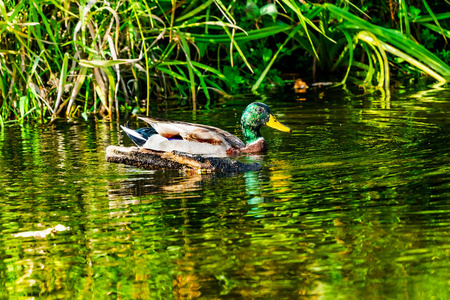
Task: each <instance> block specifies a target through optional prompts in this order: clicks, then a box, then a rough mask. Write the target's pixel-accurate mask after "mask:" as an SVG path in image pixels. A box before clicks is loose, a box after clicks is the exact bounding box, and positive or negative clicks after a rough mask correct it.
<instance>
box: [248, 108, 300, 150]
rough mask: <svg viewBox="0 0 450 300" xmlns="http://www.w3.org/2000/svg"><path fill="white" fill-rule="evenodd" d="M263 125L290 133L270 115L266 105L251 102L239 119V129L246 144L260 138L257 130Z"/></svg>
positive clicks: (289, 130)
mask: <svg viewBox="0 0 450 300" xmlns="http://www.w3.org/2000/svg"><path fill="white" fill-rule="evenodd" d="M263 125H267V126H269V127H272V128H275V129H278V130H281V131H286V132H291V129H289V127H286V126H284V125H283V124H281V123H280V122H279V121H278V120H277V119H276V118H275V117H274V116H273V115H272V113H271V112H270V109H269V107H268V106H267V105H266V104H264V103H260V102H253V103H251V104H249V105H248V106H247V108H246V109H245V110H244V112H243V113H242V117H241V128H242V132H243V134H244V138H245V141H246V142H247V144H250V143H253V142H255V141H256V140H258V139H259V138H261V137H262V136H261V133H260V132H259V129H260V128H261V126H263Z"/></svg>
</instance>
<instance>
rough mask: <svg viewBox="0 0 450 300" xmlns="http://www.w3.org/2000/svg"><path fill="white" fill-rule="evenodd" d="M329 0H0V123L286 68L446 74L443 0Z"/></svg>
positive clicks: (276, 74) (248, 82)
mask: <svg viewBox="0 0 450 300" xmlns="http://www.w3.org/2000/svg"><path fill="white" fill-rule="evenodd" d="M327 2H330V1H327ZM336 3H337V4H336V5H334V4H331V3H323V4H315V3H306V2H305V1H294V0H281V1H278V2H273V3H267V2H266V1H247V2H244V1H228V2H222V1H212V0H209V1H205V2H199V1H196V0H192V1H186V2H176V1H140V0H133V1H126V2H121V1H109V2H108V3H104V2H101V1H91V2H86V1H80V2H76V1H71V0H65V1H55V0H30V1H6V2H5V1H3V0H0V15H1V18H0V20H1V21H0V126H4V124H5V123H6V122H9V121H8V120H14V121H19V122H23V121H25V120H27V119H28V118H30V117H31V118H33V119H40V120H41V121H42V122H46V121H49V120H53V119H55V118H57V117H59V116H65V117H69V118H70V117H74V116H82V117H83V118H87V117H88V115H89V114H91V113H99V114H100V115H103V116H106V117H108V118H110V119H111V118H113V116H114V115H116V116H118V115H119V113H121V112H122V111H124V112H127V111H130V109H132V110H134V111H139V112H140V113H146V114H148V113H149V108H150V106H151V105H152V99H157V98H180V97H183V98H189V99H190V101H191V102H190V103H191V107H192V109H194V110H195V109H196V107H197V105H198V104H197V103H198V101H199V100H198V95H200V98H201V99H202V100H201V101H203V102H204V101H205V100H206V101H207V103H209V101H210V100H211V97H212V96H213V94H220V95H226V94H227V93H229V92H232V93H236V92H242V91H244V92H245V91H248V90H250V89H251V90H252V91H254V92H256V91H257V90H260V89H273V88H277V87H279V86H282V85H283V84H284V83H285V82H284V81H283V80H282V79H281V78H282V77H281V76H280V75H281V74H282V73H285V72H286V73H295V74H297V76H302V77H307V78H309V77H312V79H313V80H317V79H319V78H322V75H321V74H329V73H330V71H332V72H333V73H335V74H336V76H338V77H340V78H341V80H342V82H343V83H345V82H347V80H350V81H352V82H354V83H356V84H358V85H363V86H367V87H371V86H378V87H384V88H388V87H389V78H390V76H391V75H395V74H394V73H393V72H392V70H391V68H390V64H395V65H396V66H397V68H396V69H397V70H400V71H401V72H400V73H399V75H401V74H402V72H403V73H408V74H409V75H415V76H421V74H428V75H430V76H432V77H433V78H435V79H436V80H437V81H438V82H439V83H445V82H447V81H448V80H449V78H450V75H449V74H450V67H449V66H448V60H449V59H448V46H447V44H446V43H447V39H448V38H450V32H449V30H448V29H447V28H449V22H450V21H449V20H450V13H438V14H435V13H434V12H436V11H445V10H448V4H447V3H441V2H439V1H428V2H427V1H425V0H422V1H412V2H411V3H410V2H409V1H404V0H400V1H398V2H395V1H393V0H392V1H388V2H387V3H385V4H384V5H378V3H376V2H374V1H336ZM358 7H362V8H361V9H360V8H358ZM430 50H433V51H435V53H436V54H433V53H432V52H431V51H430ZM405 70H407V71H405Z"/></svg>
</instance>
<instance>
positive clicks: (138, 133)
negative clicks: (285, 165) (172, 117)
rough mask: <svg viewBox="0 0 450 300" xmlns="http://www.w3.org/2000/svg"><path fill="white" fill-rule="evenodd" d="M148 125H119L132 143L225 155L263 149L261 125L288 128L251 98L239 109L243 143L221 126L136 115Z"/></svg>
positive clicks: (262, 104)
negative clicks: (245, 106) (133, 128)
mask: <svg viewBox="0 0 450 300" xmlns="http://www.w3.org/2000/svg"><path fill="white" fill-rule="evenodd" d="M138 118H139V119H140V120H142V121H144V122H146V123H148V124H149V125H150V126H151V127H144V128H140V129H138V130H132V129H130V128H128V127H127V126H121V127H122V129H123V130H124V131H125V133H126V134H127V135H128V136H129V137H130V139H131V140H132V141H133V142H134V143H135V144H136V146H138V147H140V148H144V149H150V150H156V151H165V152H172V151H179V152H184V153H190V154H200V155H209V156H227V155H236V154H240V153H257V152H263V151H266V150H267V143H266V141H265V140H264V138H263V137H262V135H261V133H260V132H259V129H260V128H261V126H263V125H267V126H269V127H272V128H275V129H278V130H281V131H285V132H291V130H290V129H289V128H288V127H286V126H285V125H283V124H281V123H280V122H279V121H278V120H277V119H276V118H275V117H274V116H273V115H272V113H271V112H270V109H269V107H268V106H267V105H266V104H264V103H260V102H253V103H251V104H249V105H248V106H247V108H246V109H245V110H244V112H243V113H242V117H241V128H242V133H243V135H244V138H245V141H246V144H244V143H243V142H242V141H241V140H240V139H239V138H237V137H236V136H234V135H232V134H231V133H228V132H226V131H224V130H222V129H219V128H216V127H213V126H207V125H200V124H193V123H187V122H181V121H169V120H164V119H160V118H154V117H143V116H140V117H138Z"/></svg>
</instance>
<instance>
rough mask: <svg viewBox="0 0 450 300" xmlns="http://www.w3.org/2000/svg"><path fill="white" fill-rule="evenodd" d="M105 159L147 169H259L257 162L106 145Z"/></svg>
mask: <svg viewBox="0 0 450 300" xmlns="http://www.w3.org/2000/svg"><path fill="white" fill-rule="evenodd" d="M106 161H108V162H113V163H121V164H126V165H130V166H134V167H138V168H142V169H147V170H166V169H172V170H185V169H191V170H192V169H200V170H211V171H223V172H247V171H257V170H260V169H261V165H260V164H258V163H251V164H246V163H243V162H239V161H236V160H232V159H229V158H221V157H203V156H198V155H195V156H194V155H189V154H185V153H180V152H175V151H173V152H160V151H152V150H148V149H142V148H141V149H139V148H135V147H120V146H108V147H107V148H106Z"/></svg>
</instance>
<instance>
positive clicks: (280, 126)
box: [266, 114, 291, 132]
mask: <svg viewBox="0 0 450 300" xmlns="http://www.w3.org/2000/svg"><path fill="white" fill-rule="evenodd" d="M266 125H267V126H269V127H272V128H275V129H278V130H281V131H285V132H291V129H290V128H289V127H287V126H284V125H283V124H281V123H280V122H279V121H278V120H277V119H276V118H275V117H274V116H273V115H272V114H270V119H269V122H267V123H266Z"/></svg>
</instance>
